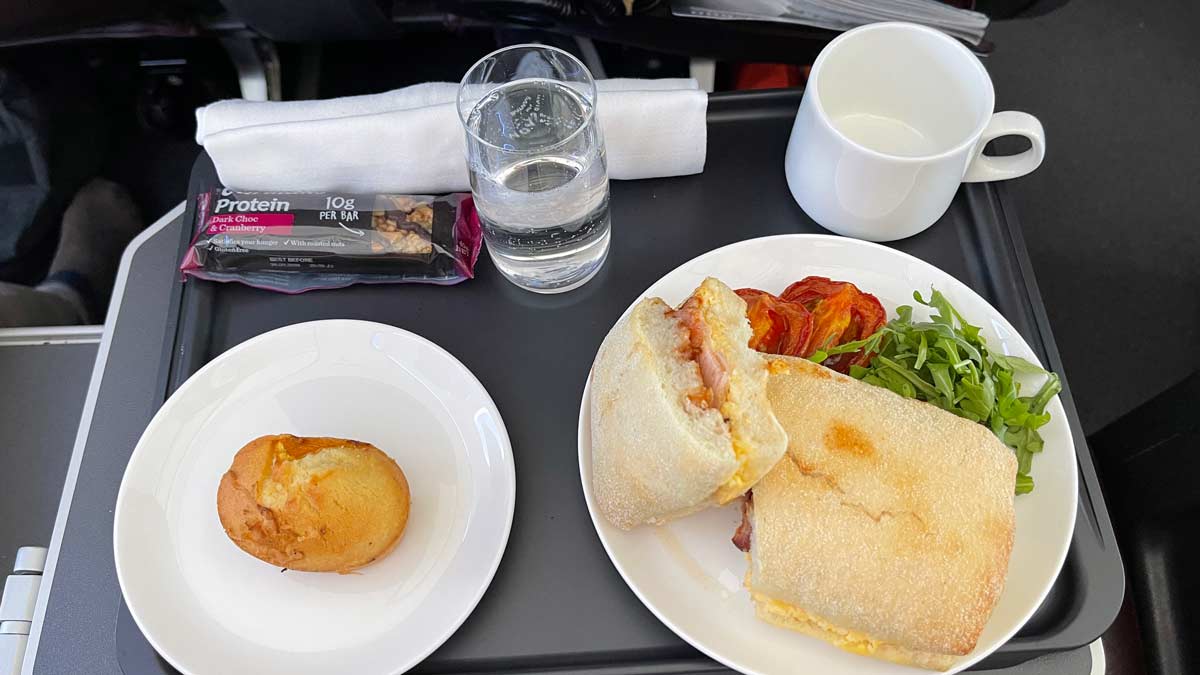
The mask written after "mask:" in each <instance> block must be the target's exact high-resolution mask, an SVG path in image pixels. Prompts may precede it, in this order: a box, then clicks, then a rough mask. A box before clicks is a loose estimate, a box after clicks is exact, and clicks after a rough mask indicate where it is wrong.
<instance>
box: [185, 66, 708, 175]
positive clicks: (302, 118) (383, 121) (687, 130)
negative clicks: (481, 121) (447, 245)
mask: <svg viewBox="0 0 1200 675" xmlns="http://www.w3.org/2000/svg"><path fill="white" fill-rule="evenodd" d="M596 89H597V92H598V94H597V102H596V115H597V119H599V121H600V126H601V129H602V131H603V134H604V139H605V145H606V150H607V155H608V174H609V176H610V177H611V178H615V179H620V180H632V179H638V178H655V177H662V176H683V175H688V174H693V173H699V172H701V171H703V170H704V155H705V150H706V148H707V133H708V132H707V124H706V122H705V113H706V111H707V109H708V95H707V94H705V93H704V92H703V91H702V90H700V88H699V87H698V85H697V84H696V81H695V80H690V79H662V80H635V79H613V80H599V81H597V82H596ZM457 91H458V85H457V84H454V83H450V82H430V83H427V84H418V85H414V86H411V87H405V88H403V89H397V90H394V91H389V92H385V93H382V94H371V95H368V96H348V97H345V98H336V99H329V100H325V101H285V102H265V103H263V102H254V101H241V100H231V101H218V102H216V103H213V104H211V105H207V106H204V107H203V108H198V109H197V110H196V142H197V143H199V144H201V145H203V146H204V149H205V150H207V151H208V154H209V156H210V157H212V160H213V164H215V165H216V168H217V174H218V175H219V176H220V177H221V182H222V183H223V184H224V185H225V186H226V187H230V188H233V189H237V190H271V191H286V190H328V191H350V192H401V193H410V194H425V193H440V192H458V191H466V190H469V189H470V185H469V183H468V180H467V167H466V161H465V159H464V157H465V151H466V150H465V144H466V141H465V135H464V131H463V128H462V123H461V122H460V121H459V118H458V110H457V108H456V104H455V98H456V96H457Z"/></svg>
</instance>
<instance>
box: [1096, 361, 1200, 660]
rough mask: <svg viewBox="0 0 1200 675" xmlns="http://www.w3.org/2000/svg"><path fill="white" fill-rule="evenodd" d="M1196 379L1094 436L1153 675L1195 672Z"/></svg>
mask: <svg viewBox="0 0 1200 675" xmlns="http://www.w3.org/2000/svg"><path fill="white" fill-rule="evenodd" d="M1198 409H1200V372H1196V373H1192V375H1191V376H1189V377H1188V378H1187V379H1185V380H1184V381H1183V382H1180V383H1179V384H1177V385H1175V386H1174V387H1172V388H1171V389H1168V390H1167V391H1165V392H1163V393H1162V394H1159V395H1158V396H1156V397H1154V398H1153V399H1151V400H1150V401H1147V402H1146V403H1145V404H1143V405H1141V406H1139V407H1137V408H1136V409H1134V410H1133V411H1131V412H1129V413H1128V414H1126V415H1125V416H1124V417H1122V418H1120V419H1119V420H1117V421H1116V422H1114V423H1112V424H1110V425H1108V426H1107V427H1105V428H1104V429H1101V430H1100V431H1099V432H1097V433H1096V434H1094V435H1093V436H1092V443H1093V446H1094V447H1095V448H1096V459H1097V461H1098V463H1099V464H1100V466H1101V467H1103V472H1104V475H1105V476H1109V477H1110V480H1109V481H1108V482H1107V487H1108V494H1109V495H1110V504H1111V505H1112V517H1113V520H1114V521H1115V522H1116V530H1117V535H1118V537H1119V539H1120V541H1121V546H1122V550H1123V551H1124V552H1125V560H1126V563H1127V564H1128V572H1129V585H1130V590H1131V593H1132V598H1133V603H1134V606H1135V607H1136V609H1137V617H1138V625H1139V626H1140V628H1141V637H1142V642H1143V645H1144V646H1145V655H1146V662H1147V666H1148V671H1149V672H1150V673H1151V674H1152V675H1170V674H1172V673H1194V672H1197V671H1198V670H1200V645H1197V643H1196V641H1195V640H1194V639H1189V636H1195V635H1198V634H1200V617H1197V615H1196V613H1195V611H1193V608H1194V607H1196V605H1197V603H1200V578H1198V577H1197V576H1196V568H1197V567H1198V566H1200V546H1198V545H1197V544H1196V526H1197V523H1200V490H1197V489H1196V475H1197V473H1200V417H1197V416H1196V411H1197V410H1198Z"/></svg>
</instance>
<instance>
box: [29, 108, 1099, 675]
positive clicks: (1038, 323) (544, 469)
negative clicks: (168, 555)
mask: <svg viewBox="0 0 1200 675" xmlns="http://www.w3.org/2000/svg"><path fill="white" fill-rule="evenodd" d="M799 96H800V94H799V92H796V91H791V92H761V93H753V94H737V95H720V96H714V97H713V98H712V101H711V103H710V112H709V141H708V142H709V148H708V164H707V167H708V168H707V170H706V172H705V173H704V174H702V175H699V176H689V177H682V178H672V179H662V180H646V181H635V182H617V183H614V186H613V200H612V205H613V214H612V215H613V248H612V252H611V254H610V258H609V262H608V264H607V266H606V268H605V269H604V270H602V272H601V273H600V274H599V275H598V276H597V278H596V279H594V280H593V281H592V282H590V283H589V284H588V285H587V286H585V287H584V288H582V289H580V290H578V291H575V292H572V293H569V294H565V295H562V296H548V297H547V296H537V295H533V294H529V293H526V292H524V291H520V290H518V289H517V288H515V287H513V286H511V285H510V284H508V283H507V282H505V281H503V280H502V279H501V278H500V277H499V275H498V274H497V273H496V271H495V270H494V269H493V268H492V266H491V264H490V262H489V261H488V260H487V258H486V257H483V258H482V259H481V260H480V264H479V266H478V268H477V273H478V276H477V278H476V279H475V280H473V281H470V282H467V283H464V284H461V285H459V286H454V287H421V286H399V287H398V286H391V287H382V286H376V287H355V288H350V289H342V290H338V291H328V292H321V291H318V292H312V293H307V294H303V295H299V296H284V295H277V294H272V293H268V292H264V291H259V290H255V289H251V288H247V287H244V286H240V285H236V284H209V283H189V284H188V285H187V286H186V287H185V289H184V292H183V293H182V296H181V298H180V304H179V306H178V308H177V309H174V310H171V311H170V312H169V314H168V318H171V317H180V318H179V329H178V331H177V335H176V337H175V339H174V340H173V341H168V342H170V344H169V346H168V347H167V348H166V349H165V350H164V353H163V357H164V361H163V362H164V364H165V363H166V360H167V359H168V358H169V359H170V361H171V363H172V366H171V368H170V370H171V373H170V375H169V378H168V380H167V383H165V384H166V386H165V387H164V388H163V390H160V392H161V393H160V396H162V395H163V394H165V393H166V391H165V390H168V389H169V390H173V388H174V387H175V386H178V384H179V383H181V382H182V381H183V380H184V379H186V377H187V375H189V374H190V373H191V372H194V370H195V369H196V368H198V367H199V366H200V365H202V364H203V363H205V362H207V361H208V360H210V359H211V358H213V357H214V356H216V355H218V354H220V353H221V352H223V351H224V350H226V349H228V348H229V347H231V346H233V345H235V344H237V343H239V342H241V341H243V340H245V339H247V338H249V337H252V336H254V335H257V334H259V333H262V332H264V331H267V330H270V329H273V328H276V327H279V326H282V325H287V324H291V323H297V322H301V321H309V320H314V319H324V318H335V317H336V318H362V319H371V320H375V321H382V322H385V323H390V324H393V325H396V326H400V327H402V328H406V329H408V330H411V331H413V332H416V333H418V334H421V335H424V336H426V337H428V338H430V339H432V340H434V341H435V342H437V343H438V344H440V345H442V346H443V347H445V348H446V349H447V350H449V351H450V352H451V353H453V354H454V355H455V356H456V357H458V358H459V359H460V360H462V361H463V363H464V364H466V365H467V367H468V368H470V369H471V370H472V371H473V372H474V373H475V374H476V375H477V376H478V377H479V379H480V381H481V382H482V383H483V384H484V386H485V387H486V388H487V389H488V391H489V392H490V393H491V395H492V397H493V399H494V400H495V401H496V403H497V405H498V407H499V408H500V411H501V413H502V414H503V415H504V419H505V423H506V425H507V427H508V430H509V434H510V436H511V439H512V443H513V449H514V456H515V458H516V464H517V473H518V476H519V480H518V488H517V490H518V492H517V504H516V515H515V520H514V525H513V530H512V536H511V538H510V541H509V544H508V549H507V551H506V553H505V557H504V560H503V561H502V563H501V565H500V569H499V571H498V573H497V575H496V578H495V580H494V581H493V583H492V586H491V588H490V589H489V591H488V593H487V594H486V595H485V596H484V598H483V600H482V602H481V603H480V605H479V607H478V608H477V609H476V610H475V612H474V613H473V614H472V616H471V617H470V619H468V621H467V622H466V623H465V624H464V625H463V626H462V628H461V629H460V630H459V631H458V632H457V633H456V634H455V635H454V636H453V637H452V638H451V639H450V640H449V641H448V642H447V643H446V644H445V645H444V646H443V647H442V648H440V649H439V650H437V651H436V652H435V653H434V654H433V655H431V656H430V657H429V659H427V660H426V662H425V663H423V664H421V665H420V666H419V667H418V668H417V670H416V672H431V673H432V672H503V671H506V670H517V669H523V670H524V669H538V670H539V672H540V671H549V670H555V669H560V670H562V671H564V672H565V671H576V670H578V669H579V668H581V667H583V666H585V665H599V664H610V665H611V666H613V667H614V668H616V670H613V671H611V672H622V673H641V672H656V673H660V672H702V671H704V670H714V669H717V670H719V669H718V668H716V666H715V665H714V664H712V662H710V661H708V660H707V659H704V658H703V657H701V656H700V655H699V654H698V653H697V652H696V651H695V650H693V649H692V648H691V647H689V646H688V645H686V644H685V643H683V642H682V641H681V640H680V639H679V638H677V637H676V636H675V635H674V634H673V633H671V632H670V631H669V630H668V629H667V628H665V627H664V626H663V625H662V624H660V623H659V622H658V621H657V620H656V619H655V618H654V617H653V615H651V614H650V612H649V611H648V610H646V609H645V608H644V607H643V606H642V605H641V603H640V602H639V601H638V600H637V598H636V597H635V596H634V595H633V593H632V592H631V591H629V589H628V588H626V586H625V585H624V583H623V582H622V581H621V579H620V577H619V576H618V575H617V573H616V571H615V569H614V568H613V567H612V565H611V563H610V562H609V561H608V558H607V557H606V556H605V554H604V551H603V549H602V548H601V546H600V543H599V540H598V539H597V538H596V536H595V533H594V531H593V529H592V526H591V523H590V520H589V519H588V516H587V511H586V507H585V505H584V502H583V499H582V491H581V488H580V485H579V474H578V466H577V460H576V447H575V426H576V420H577V411H578V405H579V396H580V393H581V390H582V387H583V382H584V378H585V377H586V374H587V369H588V367H589V366H590V364H591V361H592V358H593V356H594V354H595V351H596V348H597V347H598V346H599V343H600V341H601V340H602V339H603V336H604V334H605V332H606V331H607V330H608V328H609V327H610V326H611V324H612V322H613V321H614V320H615V319H616V318H617V316H619V314H620V313H621V312H622V311H624V309H625V307H626V306H628V304H629V303H630V302H631V301H632V300H633V299H634V298H635V297H636V296H637V295H638V294H639V293H641V291H642V290H644V289H645V288H646V287H647V286H649V285H650V284H651V283H652V282H654V281H655V280H657V279H658V278H659V277H661V276H662V275H663V274H665V273H666V272H668V271H670V270H671V269H673V268H674V267H676V266H677V265H679V264H680V263H683V262H685V261H687V260H689V259H691V258H693V257H695V256H696V255H699V254H700V253H703V252H705V251H708V250H711V249H713V248H716V247H719V246H721V245H724V244H727V243H730V242H734V241H739V240H743V239H748V238H751V237H757V236H763V235H770V234H780V233H789V232H819V231H821V230H820V229H819V228H818V227H817V226H816V225H815V224H813V223H812V221H811V220H809V219H808V218H807V217H806V216H805V215H804V214H803V212H801V211H800V209H799V207H797V206H796V204H795V202H794V201H793V200H792V198H791V196H790V194H789V192H788V190H787V187H786V184H785V182H784V178H783V172H782V163H783V151H784V147H785V144H786V141H787V136H788V132H789V130H790V126H791V122H792V119H793V117H794V114H795V108H796V105H797V104H798V102H799ZM213 178H214V177H213V173H212V168H211V164H209V163H208V161H207V159H206V158H203V157H202V158H201V160H200V161H199V162H198V164H197V166H196V169H195V171H194V172H193V182H192V186H191V188H192V189H191V192H192V194H195V193H196V192H197V191H198V190H201V189H206V188H208V187H210V182H211V181H212V180H213ZM1001 195H1002V188H1001V189H1000V190H998V189H997V187H996V186H989V185H980V184H977V185H970V186H964V188H963V189H962V190H961V191H960V193H959V195H958V196H957V198H956V199H955V202H954V204H953V205H952V206H951V208H950V210H949V211H948V212H947V213H946V215H945V216H943V218H942V219H941V221H940V222H939V223H938V224H937V225H936V226H935V227H933V228H932V229H930V230H929V231H927V232H925V233H923V234H921V235H918V236H916V237H913V238H910V239H907V240H904V241H902V242H897V243H896V247H897V248H899V249H902V250H905V251H907V252H909V253H912V254H914V255H916V256H918V257H921V258H923V259H925V260H928V261H930V262H932V263H933V264H935V265H937V266H939V267H941V268H942V269H943V270H945V271H946V272H948V273H950V274H952V275H954V276H956V277H958V278H959V279H961V280H962V281H964V282H965V283H967V284H968V285H970V286H972V287H973V288H975V289H976V290H977V291H979V292H980V293H981V294H982V295H983V296H984V297H985V298H987V299H988V300H989V301H990V302H992V304H993V305H995V306H996V307H997V308H998V309H999V310H1000V311H1001V312H1002V313H1004V315H1005V316H1006V317H1007V318H1008V319H1009V320H1010V321H1011V322H1012V323H1013V325H1014V326H1015V327H1016V328H1017V329H1018V330H1019V331H1021V333H1022V334H1023V335H1024V336H1025V337H1026V339H1027V340H1028V341H1029V342H1030V344H1031V345H1032V346H1033V347H1034V349H1035V350H1036V351H1037V352H1038V353H1039V355H1040V356H1041V357H1042V358H1043V359H1045V360H1046V361H1047V362H1048V364H1049V365H1050V366H1051V367H1057V366H1059V365H1060V364H1059V361H1058V355H1057V353H1056V352H1055V350H1054V346H1053V342H1052V340H1051V338H1050V335H1049V332H1048V327H1047V326H1048V324H1047V323H1046V320H1045V316H1044V312H1043V310H1042V308H1041V305H1040V300H1039V296H1038V293H1037V289H1036V285H1035V284H1034V282H1033V278H1032V274H1031V272H1030V270H1029V269H1028V258H1027V256H1026V254H1025V251H1024V245H1023V243H1022V242H1021V240H1020V235H1019V228H1018V227H1017V225H1016V223H1015V222H1014V221H1013V219H1012V214H1011V210H1008V209H1006V207H1005V205H1004V200H1003V198H1002V196H1001ZM190 222H191V221H190V219H189V220H187V224H188V225H189V226H190ZM186 238H187V233H186V232H185V231H181V232H180V233H179V240H178V245H179V247H180V248H182V246H183V245H185V242H186ZM159 279H160V280H161V277H159ZM160 282H161V281H160ZM155 318H156V319H157V320H159V321H162V319H161V315H159V316H158V317H155ZM481 344H486V345H488V347H487V348H486V349H481V348H480V345H481ZM515 365H519V366H520V367H519V368H516V367H514V366H515ZM166 370H167V369H166V368H160V369H159V370H158V372H157V373H156V374H155V375H156V377H158V378H163V377H166V375H165V373H166ZM147 380H148V378H147ZM160 402H161V400H160ZM1063 402H1064V405H1065V407H1066V409H1067V411H1068V414H1069V416H1070V417H1071V420H1070V422H1071V426H1072V432H1073V434H1074V436H1075V441H1076V447H1077V452H1078V454H1079V457H1080V470H1081V479H1082V480H1081V504H1080V512H1079V519H1078V524H1077V527H1076V531H1075V535H1074V539H1073V541H1072V547H1071V552H1070V555H1069V557H1068V562H1067V565H1066V567H1065V568H1064V571H1063V574H1062V576H1061V577H1060V579H1059V582H1058V583H1057V584H1056V585H1055V587H1054V589H1053V591H1052V592H1051V595H1050V597H1049V598H1048V599H1047V602H1046V603H1045V605H1044V606H1043V607H1042V608H1041V609H1040V610H1039V611H1038V613H1037V614H1036V615H1035V617H1034V619H1033V621H1031V622H1030V624H1029V625H1028V626H1026V627H1025V629H1024V630H1023V631H1022V632H1021V633H1020V634H1019V635H1018V636H1017V637H1016V638H1014V639H1013V640H1012V641H1010V642H1009V643H1008V644H1006V645H1005V646H1003V647H1001V649H1000V650H999V651H998V652H997V653H996V654H994V655H993V656H992V657H990V658H989V659H987V660H985V661H984V663H983V664H981V667H984V668H986V667H991V668H996V667H1002V666H1006V665H1011V664H1014V663H1019V662H1021V661H1024V660H1027V659H1029V658H1032V657H1034V656H1037V655H1039V654H1044V653H1046V652H1051V651H1061V650H1068V649H1073V648H1076V647H1079V646H1081V645H1085V644H1087V643H1089V642H1091V641H1092V640H1094V639H1095V638H1096V637H1097V636H1099V635H1100V633H1101V632H1102V631H1103V630H1104V629H1105V628H1106V627H1107V626H1108V625H1109V623H1110V622H1111V620H1112V617H1113V616H1114V615H1115V613H1116V611H1117V609H1118V607H1119V605H1120V602H1121V597H1122V593H1123V573H1122V568H1121V562H1120V557H1119V555H1118V554H1117V551H1116V547H1115V543H1114V541H1113V536H1112V531H1111V527H1110V525H1109V522H1108V517H1107V514H1106V512H1105V510H1104V504H1103V500H1102V499H1101V497H1100V494H1099V490H1098V486H1097V485H1096V478H1095V472H1094V470H1093V468H1092V462H1091V456H1090V453H1089V452H1088V450H1087V446H1086V443H1085V441H1084V438H1083V435H1082V434H1081V433H1080V432H1079V428H1078V420H1077V418H1076V416H1075V413H1074V407H1073V404H1072V402H1071V399H1070V395H1069V392H1064V396H1063ZM130 423H131V424H140V425H144V424H145V420H134V421H131V422H130ZM140 428H141V427H140V426H138V427H137V430H136V431H140ZM134 436H135V437H136V434H135V435H134ZM130 447H132V445H130ZM91 449H92V448H91V443H89V452H91ZM113 455H114V458H113V459H114V461H115V460H116V458H117V457H120V456H124V457H127V456H128V450H122V451H121V453H117V452H114V453H113ZM85 463H86V460H85ZM122 464H123V460H122ZM107 489H108V490H111V494H112V495H115V491H116V485H115V483H114V484H113V485H112V486H111V487H109V488H107ZM77 500H78V497H77ZM111 504H112V502H111V501H109V502H108V503H106V504H104V508H105V509H110V508H111ZM76 512H77V510H76V509H73V510H72V517H73V518H75V517H76ZM78 516H79V518H80V519H83V518H87V519H88V521H89V522H90V523H91V524H92V525H93V527H96V528H108V527H111V520H112V516H111V512H107V513H103V514H96V513H92V514H89V515H85V514H84V513H83V512H82V511H79V513H78ZM70 529H71V528H70V527H69V528H68V530H69V531H70ZM68 543H70V542H68ZM68 548H69V547H68V546H66V545H64V551H67V550H68ZM76 550H77V549H76ZM106 556H107V559H106V560H105V561H104V562H105V564H106V565H107V566H108V568H111V564H112V562H111V551H109V552H107V554H106ZM64 567H65V566H64ZM74 572H75V573H76V574H82V573H83V572H82V571H80V570H78V569H77V568H75V569H74ZM104 572H105V574H104V575H103V577H105V578H102V579H101V581H104V582H106V583H101V584H97V585H96V587H95V588H94V590H93V593H96V594H102V595H105V596H106V597H108V598H113V599H115V600H117V601H119V590H118V589H117V588H116V586H115V582H113V581H112V580H111V572H110V569H106V570H104ZM93 576H96V575H93ZM71 585H72V586H76V585H77V580H76V581H74V582H73V583H72V584H71ZM51 593H52V594H51V606H50V612H56V611H70V609H65V610H63V609H58V608H61V607H63V606H64V605H66V606H67V607H69V606H70V602H69V600H67V599H65V598H62V597H61V596H60V595H59V586H58V581H56V582H55V588H54V589H53V590H52V592H51ZM112 607H113V609H114V610H115V609H116V606H115V605H112ZM110 611H111V610H110ZM114 614H115V615H116V616H114ZM93 615H95V612H93ZM55 616H56V617H57V618H55V619H54V620H55V621H57V622H71V621H75V622H76V624H77V626H78V622H79V621H86V620H87V619H85V618H80V619H74V620H73V619H71V618H68V617H63V616H59V615H57V614H56V615H55ZM97 618H98V620H99V621H100V622H101V623H102V624H103V625H105V626H112V625H114V624H113V619H114V618H115V619H116V621H115V624H116V626H115V628H116V636H115V637H116V643H117V644H116V647H117V651H118V652H119V653H120V658H121V663H122V664H123V665H124V666H125V672H127V673H130V674H131V675H132V674H133V673H153V672H161V668H162V666H161V661H159V660H158V659H157V658H156V657H155V656H154V655H153V652H152V651H151V650H150V648H149V646H148V645H147V644H146V643H145V640H144V638H142V636H141V634H140V633H139V632H138V630H137V628H136V626H135V625H134V624H133V623H132V621H131V620H130V619H129V617H128V613H127V612H125V611H124V609H123V608H121V610H120V611H119V612H112V613H110V612H109V611H105V612H100V616H99V617H97ZM48 623H49V622H48ZM66 625H67V624H66V623H60V624H58V625H57V626H56V630H55V631H54V633H51V634H46V635H44V636H43V642H42V643H41V645H40V647H39V656H38V667H37V672H47V673H49V672H61V671H59V670H48V669H47V670H43V668H42V655H43V653H46V652H49V651H51V650H53V649H54V646H53V645H54V644H58V645H69V644H70V643H69V642H55V641H56V640H64V639H66V638H65V636H63V635H62V632H61V630H62V629H63V628H66ZM93 629H94V628H93ZM79 630H87V628H83V627H79ZM103 630H109V629H108V628H105V629H103ZM51 658H53V657H51Z"/></svg>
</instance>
